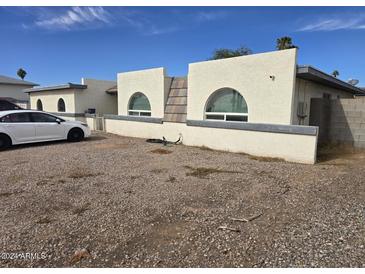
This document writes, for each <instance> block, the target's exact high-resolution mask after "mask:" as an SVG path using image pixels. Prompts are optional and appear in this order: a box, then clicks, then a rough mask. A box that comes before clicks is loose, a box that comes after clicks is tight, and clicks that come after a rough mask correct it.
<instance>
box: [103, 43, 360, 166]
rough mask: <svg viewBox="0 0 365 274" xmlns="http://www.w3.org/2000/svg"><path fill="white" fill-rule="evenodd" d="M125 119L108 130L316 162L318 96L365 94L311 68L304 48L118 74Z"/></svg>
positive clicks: (110, 120) (109, 121)
mask: <svg viewBox="0 0 365 274" xmlns="http://www.w3.org/2000/svg"><path fill="white" fill-rule="evenodd" d="M117 89H118V91H117V92H118V115H110V114H108V115H105V130H106V131H107V132H111V133H115V134H120V135H124V136H132V137H139V138H161V137H162V136H164V137H166V138H167V139H169V140H176V139H178V137H179V136H180V137H181V136H182V138H183V143H184V144H185V145H191V146H205V147H209V148H212V149H217V150H225V151H232V152H242V153H249V154H252V155H257V156H265V157H278V158H283V159H285V160H288V161H294V162H301V163H314V162H315V161H316V151H317V139H318V127H317V126H315V125H314V126H313V125H310V121H311V119H310V118H311V117H310V113H311V100H312V98H322V97H323V98H352V97H353V95H354V94H357V93H361V92H362V90H360V89H359V88H357V87H355V86H352V85H350V84H348V83H346V82H343V81H341V80H339V79H337V78H334V77H332V76H330V75H328V74H326V73H324V72H321V71H319V70H318V69H315V68H313V67H311V66H298V65H297V49H289V50H283V51H275V52H268V53H261V54H253V55H248V56H242V57H235V58H229V59H222V60H212V61H204V62H198V63H192V64H189V71H188V75H187V77H170V76H168V75H167V73H166V70H165V69H164V68H155V69H147V70H141V71H131V72H124V73H119V74H118V87H117Z"/></svg>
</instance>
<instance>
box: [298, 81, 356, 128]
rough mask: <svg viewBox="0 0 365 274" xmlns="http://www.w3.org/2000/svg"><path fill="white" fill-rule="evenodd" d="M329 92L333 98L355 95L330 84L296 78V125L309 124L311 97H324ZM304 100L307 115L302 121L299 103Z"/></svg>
mask: <svg viewBox="0 0 365 274" xmlns="http://www.w3.org/2000/svg"><path fill="white" fill-rule="evenodd" d="M324 93H327V94H330V95H331V99H336V98H337V97H338V96H339V97H340V98H352V97H353V95H352V94H351V93H349V92H346V91H344V90H340V89H335V88H332V87H329V86H325V85H321V84H319V83H316V82H313V81H309V80H305V79H300V78H297V79H296V83H295V94H294V105H293V112H292V115H293V124H294V125H299V124H302V125H309V113H310V103H311V98H323V94H324ZM299 102H304V106H305V107H304V108H305V114H306V115H307V117H306V118H305V119H303V120H302V121H300V119H299V117H298V115H297V114H298V103H299Z"/></svg>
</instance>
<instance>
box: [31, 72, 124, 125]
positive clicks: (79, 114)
mask: <svg viewBox="0 0 365 274" xmlns="http://www.w3.org/2000/svg"><path fill="white" fill-rule="evenodd" d="M25 92H26V93H28V94H29V96H30V106H31V109H37V110H43V111H46V112H51V113H54V114H57V115H58V116H61V117H64V118H67V119H74V120H84V117H85V114H86V113H89V114H96V115H103V114H105V113H108V114H110V113H111V114H113V113H115V114H116V113H117V93H116V82H115V81H106V80H95V79H84V78H83V79H81V84H74V83H67V84H62V85H56V86H47V87H36V88H30V89H27V90H25Z"/></svg>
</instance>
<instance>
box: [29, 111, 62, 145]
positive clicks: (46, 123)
mask: <svg viewBox="0 0 365 274" xmlns="http://www.w3.org/2000/svg"><path fill="white" fill-rule="evenodd" d="M31 119H32V123H33V125H34V126H35V135H36V139H37V140H38V141H49V140H61V139H65V136H66V134H65V131H66V129H65V127H64V126H63V125H62V123H60V121H62V119H59V118H57V117H55V116H53V115H49V114H47V113H42V112H32V113H31Z"/></svg>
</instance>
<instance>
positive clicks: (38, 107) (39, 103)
mask: <svg viewBox="0 0 365 274" xmlns="http://www.w3.org/2000/svg"><path fill="white" fill-rule="evenodd" d="M37 110H40V111H43V104H42V101H41V100H40V99H38V100H37Z"/></svg>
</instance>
